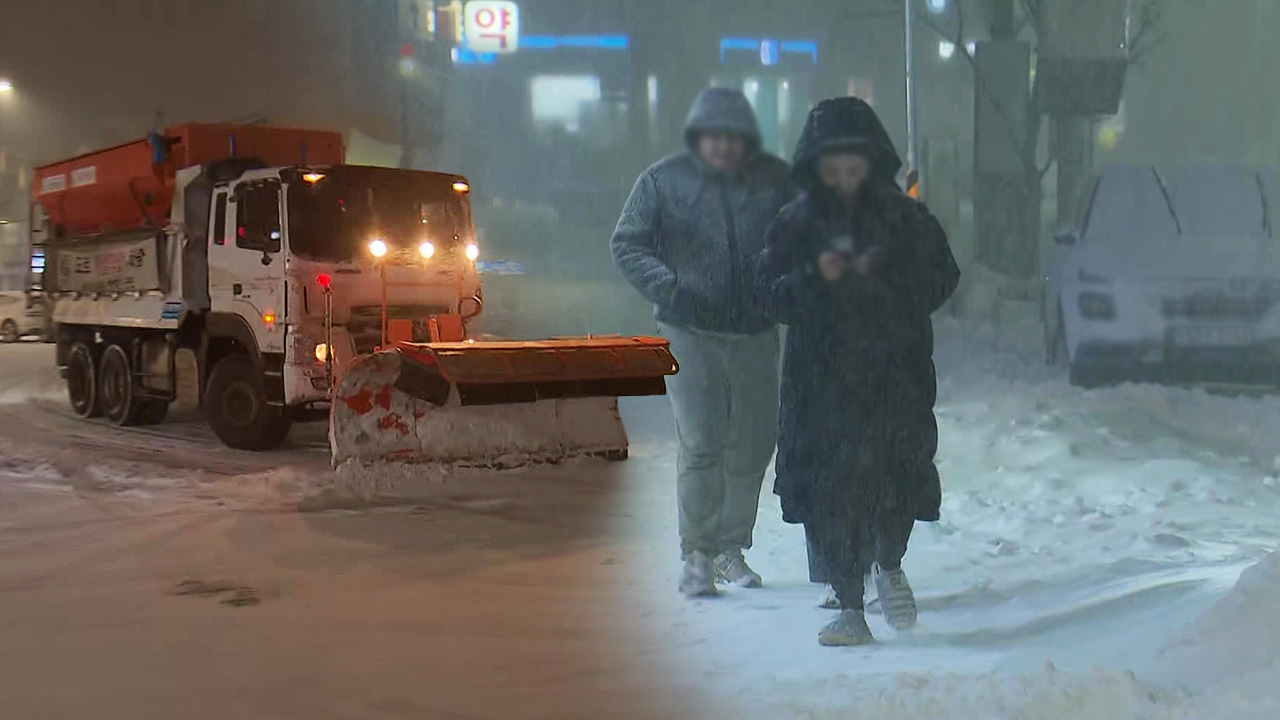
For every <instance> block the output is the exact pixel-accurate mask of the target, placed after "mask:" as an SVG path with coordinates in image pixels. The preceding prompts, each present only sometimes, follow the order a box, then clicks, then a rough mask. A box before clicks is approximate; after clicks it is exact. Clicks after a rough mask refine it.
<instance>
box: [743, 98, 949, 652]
mask: <svg viewBox="0 0 1280 720" xmlns="http://www.w3.org/2000/svg"><path fill="white" fill-rule="evenodd" d="M901 167H902V163H901V161H900V160H899V159H898V155H897V152H896V151H895V150H894V148H893V144H892V142H891V141H890V140H889V137H888V134H887V133H886V132H885V130H884V127H883V126H882V125H881V123H880V121H879V119H878V118H877V117H876V115H875V112H874V111H873V110H872V109H871V107H870V106H869V105H867V104H866V103H865V102H863V101H862V100H859V99H857V98H838V99H833V100H827V101H824V102H822V103H820V104H819V105H818V106H817V107H815V108H814V109H813V111H812V112H811V113H810V114H809V118H808V121H807V122H806V124H805V128H804V131H803V133H802V135H801V138H800V142H799V144H798V146H797V148H796V154H795V161H794V164H793V166H792V173H793V179H794V181H795V182H796V184H797V185H799V186H800V187H801V188H802V189H803V191H804V192H803V193H802V194H801V196H800V197H799V198H798V199H796V200H795V201H794V202H792V203H791V204H789V205H787V206H786V207H785V208H783V209H782V211H781V212H780V213H779V215H778V217H777V219H776V220H775V221H774V223H773V226H772V227H771V228H770V230H769V232H768V235H767V237H766V241H765V250H764V252H763V254H762V255H761V256H760V258H759V263H758V266H757V269H756V270H757V277H756V287H757V292H758V293H759V298H758V300H759V303H760V306H761V308H762V311H763V312H764V313H765V314H766V315H768V316H769V317H771V318H773V319H774V320H777V321H778V322H780V323H782V324H784V325H786V326H787V340H786V350H785V356H784V359H783V370H782V403H781V409H780V420H779V433H778V457H777V460H776V472H777V478H776V481H775V484H774V492H775V493H776V494H777V495H778V496H779V498H780V499H781V502H782V511H783V519H784V520H785V521H786V522H789V523H803V524H804V526H805V530H806V531H807V534H808V535H809V537H810V538H811V539H812V541H813V546H814V549H815V550H816V552H817V554H818V555H819V557H818V558H817V560H819V561H821V564H822V565H824V566H825V567H826V569H827V572H828V574H829V580H830V583H831V585H832V586H833V588H834V589H835V594H836V596H837V599H838V601H839V604H840V607H841V614H840V616H839V617H838V618H837V619H836V620H835V621H833V622H832V623H831V624H830V625H828V626H827V627H826V628H824V629H823V631H822V632H821V633H820V634H819V642H821V643H822V644H824V645H852V644H861V643H866V642H871V641H872V639H873V638H872V636H871V632H870V630H869V629H868V628H867V624H866V619H865V617H864V614H863V593H864V588H863V576H864V573H866V572H867V571H868V570H869V569H873V570H875V572H876V586H877V591H878V593H879V597H880V605H881V608H882V610H883V612H884V614H885V617H886V619H888V620H889V623H890V625H892V626H893V627H895V628H898V629H905V628H907V627H911V626H912V625H914V623H915V619H916V605H915V598H914V596H913V595H912V593H911V588H910V586H909V585H908V584H907V580H906V576H905V574H903V572H902V566H901V561H902V557H903V555H904V554H905V553H906V548H907V540H908V538H909V537H910V534H911V529H912V526H913V525H914V523H915V521H917V520H922V521H936V520H937V519H938V517H939V511H940V505H941V502H942V489H941V482H940V479H939V476H938V470H937V467H936V466H935V464H934V455H935V453H936V451H937V443H938V430H937V424H936V421H935V419H934V416H933V405H934V401H935V399H936V394H937V381H936V378H935V372H934V365H933V327H932V321H931V319H930V316H931V315H932V313H933V312H935V311H936V310H938V309H939V308H940V307H941V306H942V305H943V303H945V302H946V300H947V298H948V297H950V295H951V293H952V292H953V291H954V290H955V288H956V285H957V283H958V282H959V277H960V271H959V269H958V268H957V266H956V263H955V259H954V258H953V257H952V255H951V251H950V249H949V248H948V246H947V238H946V234H945V232H943V230H942V227H941V226H940V225H939V224H938V221H937V220H936V219H935V218H934V217H933V216H932V215H931V214H930V213H929V211H928V210H927V209H926V208H925V207H924V205H922V204H921V203H919V202H917V201H916V200H913V199H911V198H909V197H908V196H907V195H906V194H905V193H903V192H902V190H901V189H900V188H899V187H898V185H897V183H896V182H895V180H894V178H895V176H896V175H897V173H898V171H899V170H900V169H901Z"/></svg>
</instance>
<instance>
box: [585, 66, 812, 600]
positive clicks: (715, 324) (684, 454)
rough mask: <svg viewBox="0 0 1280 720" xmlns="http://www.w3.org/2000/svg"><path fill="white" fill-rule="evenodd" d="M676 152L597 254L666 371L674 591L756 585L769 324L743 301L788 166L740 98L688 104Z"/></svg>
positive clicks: (770, 435) (724, 93)
mask: <svg viewBox="0 0 1280 720" xmlns="http://www.w3.org/2000/svg"><path fill="white" fill-rule="evenodd" d="M685 142H686V145H687V148H686V149H685V151H683V152H680V153H678V154H675V155H671V156H669V157H667V158H664V159H663V160H661V161H659V162H658V163H656V164H654V165H653V166H652V167H650V168H649V169H647V170H645V171H644V172H643V173H642V174H641V175H640V178H639V179H638V180H637V181H636V184H635V187H634V189H633V190H632V191H631V196H630V197H629V198H628V199H627V203H626V206H625V207H624V208H623V210H622V216H621V218H620V219H619V220H618V226H617V229H616V230H615V231H614V234H613V240H612V242H611V243H610V246H611V249H612V252H613V259H614V262H615V264H616V265H617V266H618V268H619V269H620V270H621V271H622V274H623V275H624V276H626V279H627V280H628V282H630V283H631V285H632V286H634V287H635V288H636V290H638V291H639V292H640V294H641V295H642V296H644V297H645V299H647V300H648V301H649V302H651V303H653V305H654V316H655V318H656V319H657V321H658V328H659V332H661V333H662V335H663V336H665V337H666V338H667V339H668V340H670V342H671V351H672V353H673V354H674V355H675V357H676V360H677V361H678V362H679V363H680V372H679V373H678V374H677V375H675V376H673V377H671V378H669V379H668V393H669V395H670V397H671V404H672V409H673V411H674V414H675V422H676V434H677V437H678V439H679V458H678V461H677V471H676V472H677V480H676V482H677V486H678V496H679V519H680V544H681V554H682V556H683V558H684V573H683V575H682V578H681V581H680V589H681V592H683V593H684V594H686V595H689V596H692V597H697V596H707V595H714V594H716V587H715V585H716V583H717V582H721V583H734V584H738V585H741V586H744V587H759V586H760V585H761V579H760V576H759V575H758V574H756V573H755V572H754V571H753V570H752V569H751V568H750V567H749V566H748V565H747V563H746V561H745V559H744V558H743V554H742V553H743V550H745V549H748V548H750V547H751V539H752V532H753V530H754V528H755V521H756V509H757V507H758V505H759V501H760V489H761V485H762V482H763V480H764V473H765V470H766V469H767V468H768V465H769V460H770V459H771V458H772V456H773V449H774V441H775V433H776V430H777V413H778V396H777V393H778V375H779V373H778V357H779V354H780V353H779V340H778V329H777V326H776V324H775V323H774V322H773V321H772V320H770V319H769V318H767V317H765V316H764V314H763V313H762V312H761V311H760V309H759V308H758V303H757V302H756V301H755V292H754V280H753V275H752V272H751V268H752V267H753V264H752V261H753V260H754V258H755V257H756V256H757V255H759V254H760V253H761V252H762V251H763V249H764V236H765V231H766V230H767V229H768V227H769V224H770V223H771V222H772V221H773V218H774V216H775V215H776V214H777V213H778V210H779V209H781V207H782V206H783V205H785V204H786V203H787V201H788V200H789V199H790V197H791V186H790V180H789V168H788V166H787V163H786V162H785V161H783V160H781V159H779V158H776V157H774V156H772V155H769V154H767V153H765V152H763V151H762V150H761V148H760V130H759V127H758V125H757V123H756V116H755V113H754V112H753V111H752V109H751V105H750V103H749V102H748V101H747V98H746V96H744V95H743V94H742V93H741V92H738V91H736V90H730V89H726V88H711V89H708V90H705V91H703V92H702V94H701V95H699V96H698V98H697V100H695V101H694V104H693V108H692V109H691V110H690V112H689V119H688V121H687V123H686V125H685Z"/></svg>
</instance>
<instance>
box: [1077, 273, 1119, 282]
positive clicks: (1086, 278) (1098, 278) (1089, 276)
mask: <svg viewBox="0 0 1280 720" xmlns="http://www.w3.org/2000/svg"><path fill="white" fill-rule="evenodd" d="M1080 282H1082V283H1088V284H1090V285H1110V284H1111V282H1112V280H1111V278H1109V277H1106V276H1105V275H1094V274H1093V273H1091V272H1089V271H1088V270H1081V271H1080Z"/></svg>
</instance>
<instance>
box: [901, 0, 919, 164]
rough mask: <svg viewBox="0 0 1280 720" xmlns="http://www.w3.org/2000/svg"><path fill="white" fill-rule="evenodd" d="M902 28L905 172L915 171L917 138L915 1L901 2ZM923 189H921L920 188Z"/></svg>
mask: <svg viewBox="0 0 1280 720" xmlns="http://www.w3.org/2000/svg"><path fill="white" fill-rule="evenodd" d="M902 4H903V7H904V8H905V15H904V17H903V28H904V32H905V33H906V38H905V42H904V45H905V46H906V52H907V62H906V68H907V170H908V171H911V170H917V169H918V168H917V167H916V161H917V159H918V158H919V154H918V148H919V145H918V143H919V138H918V137H917V132H916V40H915V35H916V13H915V0H903V3H902ZM921 189H923V188H921Z"/></svg>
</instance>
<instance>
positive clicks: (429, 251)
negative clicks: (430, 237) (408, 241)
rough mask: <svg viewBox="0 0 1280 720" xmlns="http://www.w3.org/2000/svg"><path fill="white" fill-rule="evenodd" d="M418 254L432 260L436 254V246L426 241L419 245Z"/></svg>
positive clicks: (424, 258)
mask: <svg viewBox="0 0 1280 720" xmlns="http://www.w3.org/2000/svg"><path fill="white" fill-rule="evenodd" d="M418 254H419V255H421V256H422V259H423V260H430V259H431V256H432V255H435V254H436V246H435V245H432V244H431V243H429V242H424V243H422V244H421V245H419V246H418Z"/></svg>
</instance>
